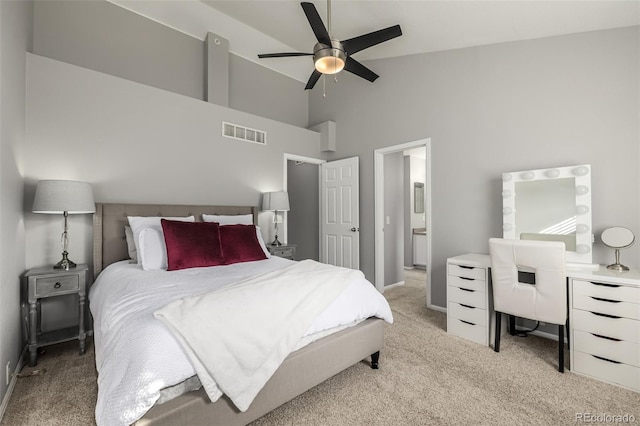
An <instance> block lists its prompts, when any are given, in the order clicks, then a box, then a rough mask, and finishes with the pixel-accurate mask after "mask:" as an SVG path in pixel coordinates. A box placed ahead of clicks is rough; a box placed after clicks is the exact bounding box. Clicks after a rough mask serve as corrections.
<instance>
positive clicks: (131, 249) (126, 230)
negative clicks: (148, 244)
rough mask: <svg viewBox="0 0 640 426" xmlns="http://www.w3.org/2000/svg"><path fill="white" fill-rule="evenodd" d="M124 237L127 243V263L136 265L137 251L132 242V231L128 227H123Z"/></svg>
mask: <svg viewBox="0 0 640 426" xmlns="http://www.w3.org/2000/svg"><path fill="white" fill-rule="evenodd" d="M124 237H125V240H126V241H127V251H128V252H129V263H138V251H137V250H136V244H135V242H134V241H133V231H132V230H131V227H130V226H129V225H126V226H125V227H124Z"/></svg>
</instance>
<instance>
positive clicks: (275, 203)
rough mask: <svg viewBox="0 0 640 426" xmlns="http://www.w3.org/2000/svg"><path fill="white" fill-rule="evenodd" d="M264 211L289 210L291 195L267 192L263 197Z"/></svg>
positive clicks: (281, 192) (284, 192)
mask: <svg viewBox="0 0 640 426" xmlns="http://www.w3.org/2000/svg"><path fill="white" fill-rule="evenodd" d="M262 210H280V211H288V210H289V194H288V193H287V192H286V191H277V192H265V193H264V195H263V196H262Z"/></svg>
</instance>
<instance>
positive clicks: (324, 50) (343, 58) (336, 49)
mask: <svg viewBox="0 0 640 426" xmlns="http://www.w3.org/2000/svg"><path fill="white" fill-rule="evenodd" d="M346 62H347V54H346V53H344V49H343V48H342V43H340V42H339V41H338V40H335V39H334V40H331V46H327V45H326V44H323V43H316V45H315V47H314V48H313V63H314V65H315V67H316V70H318V71H319V72H321V73H322V74H337V73H339V72H340V71H342V70H343V69H344V65H345V63H346Z"/></svg>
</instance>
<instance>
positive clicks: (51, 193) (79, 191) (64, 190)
mask: <svg viewBox="0 0 640 426" xmlns="http://www.w3.org/2000/svg"><path fill="white" fill-rule="evenodd" d="M32 211H33V213H45V214H62V215H64V231H63V232H62V260H60V262H58V263H56V264H55V265H54V268H56V269H65V270H69V269H71V268H75V267H76V264H75V263H73V262H72V261H70V260H69V258H68V254H69V253H68V252H67V249H68V246H69V227H68V222H67V217H68V215H70V214H89V213H95V211H96V206H95V202H94V201H93V191H92V189H91V185H90V184H88V183H86V182H76V181H70V180H41V181H39V182H38V185H37V187H36V195H35V198H34V200H33V209H32Z"/></svg>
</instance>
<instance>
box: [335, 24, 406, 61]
mask: <svg viewBox="0 0 640 426" xmlns="http://www.w3.org/2000/svg"><path fill="white" fill-rule="evenodd" d="M401 35H402V30H401V29H400V25H394V26H393V27H389V28H384V29H382V30H378V31H374V32H372V33H369V34H364V35H361V36H358V37H354V38H350V39H349V40H345V41H343V42H342V46H343V47H344V50H345V52H347V55H353V54H354V53H357V52H359V51H361V50H364V49H366V48H368V47H371V46H375V45H376V44H380V43H383V42H385V41H388V40H391V39H392V38H396V37H400V36H401Z"/></svg>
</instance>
